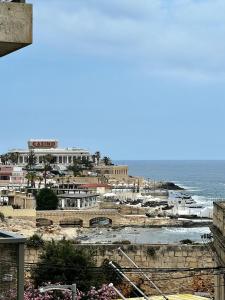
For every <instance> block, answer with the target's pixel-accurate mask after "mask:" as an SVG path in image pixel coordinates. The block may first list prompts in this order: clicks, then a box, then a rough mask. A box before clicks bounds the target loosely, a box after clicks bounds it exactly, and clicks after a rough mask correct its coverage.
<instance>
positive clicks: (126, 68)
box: [0, 0, 225, 160]
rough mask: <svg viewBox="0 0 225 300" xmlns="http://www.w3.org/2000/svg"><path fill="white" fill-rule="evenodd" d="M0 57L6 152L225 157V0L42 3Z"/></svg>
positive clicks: (0, 135)
mask: <svg viewBox="0 0 225 300" xmlns="http://www.w3.org/2000/svg"><path fill="white" fill-rule="evenodd" d="M33 10H34V24H33V25H34V32H33V34H34V40H33V45H31V46H29V47H26V48H24V49H22V50H20V51H17V52H15V53H13V54H10V55H8V56H5V57H2V58H0V103H1V119H0V120H1V129H0V152H6V151H7V150H8V149H9V148H17V147H19V148H26V142H27V140H28V139H29V138H56V139H58V140H59V141H60V146H62V147H72V146H74V147H76V146H77V147H83V148H86V149H89V150H90V151H91V152H94V151H97V150H100V151H101V153H102V154H103V155H108V156H110V157H111V158H112V159H115V160H118V159H142V160H147V159H150V160H154V159H159V160H160V159H168V160H169V159H225V138H224V133H225V38H224V36H225V1H224V0H213V1H212V0H150V1H149V0H85V1H84V0H64V1H62V0H33Z"/></svg>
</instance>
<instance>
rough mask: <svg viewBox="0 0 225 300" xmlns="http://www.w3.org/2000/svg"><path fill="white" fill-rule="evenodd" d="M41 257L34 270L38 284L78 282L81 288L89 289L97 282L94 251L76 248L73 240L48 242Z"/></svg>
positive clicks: (33, 273) (83, 289)
mask: <svg viewBox="0 0 225 300" xmlns="http://www.w3.org/2000/svg"><path fill="white" fill-rule="evenodd" d="M40 259H41V260H40V262H39V263H38V264H37V267H36V268H35V269H34V270H33V272H32V275H33V278H34V281H35V284H36V285H42V284H43V283H44V282H49V281H51V282H52V283H53V284H54V283H58V282H60V283H61V284H72V283H77V287H78V289H79V290H82V291H87V290H88V289H89V288H90V287H91V286H92V285H94V286H95V285H96V284H97V282H96V279H97V278H96V272H95V268H94V267H95V262H94V259H93V253H91V252H90V251H89V252H88V251H87V250H85V249H84V248H83V247H82V248H81V247H80V248H75V247H74V245H73V243H72V242H71V241H66V240H62V241H58V242H56V241H54V240H52V241H51V242H48V243H47V244H46V245H45V248H44V252H43V253H42V255H41V256H40Z"/></svg>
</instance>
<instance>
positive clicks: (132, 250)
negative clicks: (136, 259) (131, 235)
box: [127, 245, 138, 253]
mask: <svg viewBox="0 0 225 300" xmlns="http://www.w3.org/2000/svg"><path fill="white" fill-rule="evenodd" d="M137 249H138V247H137V246H136V245H129V246H128V247H127V250H128V251H130V252H134V253H136V252H137Z"/></svg>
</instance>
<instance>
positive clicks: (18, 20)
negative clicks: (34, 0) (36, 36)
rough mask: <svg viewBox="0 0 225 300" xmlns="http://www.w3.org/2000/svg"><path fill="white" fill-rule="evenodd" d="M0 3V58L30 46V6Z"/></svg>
mask: <svg viewBox="0 0 225 300" xmlns="http://www.w3.org/2000/svg"><path fill="white" fill-rule="evenodd" d="M23 2H24V1H23V0H21V1H20V2H19V1H17V2H9V3H6V2H1V3H0V56H4V55H7V54H9V53H11V52H14V51H16V50H18V49H21V48H23V47H26V46H28V45H30V44H32V19H33V18H32V5H31V4H25V3H23Z"/></svg>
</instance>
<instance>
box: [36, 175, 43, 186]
mask: <svg viewBox="0 0 225 300" xmlns="http://www.w3.org/2000/svg"><path fill="white" fill-rule="evenodd" d="M37 179H38V188H39V189H40V188H41V183H42V181H43V176H41V175H39V176H37Z"/></svg>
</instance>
